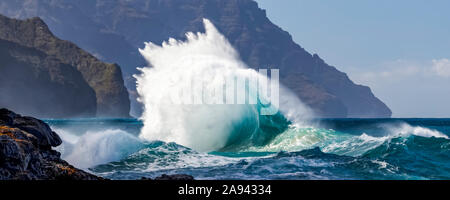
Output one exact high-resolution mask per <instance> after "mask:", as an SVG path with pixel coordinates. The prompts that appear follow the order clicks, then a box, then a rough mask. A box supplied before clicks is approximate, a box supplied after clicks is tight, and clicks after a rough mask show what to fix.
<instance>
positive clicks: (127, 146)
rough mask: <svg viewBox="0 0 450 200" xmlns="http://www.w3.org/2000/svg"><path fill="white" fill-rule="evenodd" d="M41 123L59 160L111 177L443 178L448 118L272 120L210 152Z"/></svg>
mask: <svg viewBox="0 0 450 200" xmlns="http://www.w3.org/2000/svg"><path fill="white" fill-rule="evenodd" d="M46 122H47V123H49V124H50V125H51V127H52V128H53V129H54V130H55V131H56V132H57V133H58V134H59V135H60V136H61V137H62V139H63V141H64V143H63V145H62V146H61V147H58V148H57V150H58V151H60V152H61V153H62V157H63V158H64V159H66V160H68V161H69V162H70V163H72V164H74V165H75V166H77V167H80V168H83V169H86V170H88V171H90V172H92V173H95V174H97V175H100V176H103V177H106V178H111V179H140V178H141V177H144V176H145V177H155V176H158V175H160V174H163V173H166V174H175V173H183V174H190V175H192V176H194V177H195V178H196V179H450V140H449V135H450V119H316V120H312V121H311V122H310V124H311V125H310V126H306V127H305V126H303V127H299V126H294V125H292V124H290V123H288V122H286V121H284V120H283V119H282V118H276V117H275V118H274V119H271V120H268V121H267V122H263V123H265V125H264V126H263V127H264V129H262V130H264V131H259V132H255V133H253V134H243V135H245V137H239V135H237V136H236V133H231V134H230V138H232V139H229V141H228V142H227V145H226V147H224V148H221V149H217V150H215V151H212V152H197V151H195V150H193V149H190V148H188V147H184V146H181V145H178V144H176V143H166V142H162V141H145V140H142V139H140V138H139V137H138V136H139V134H140V132H141V129H142V126H143V124H142V122H141V121H139V120H135V119H79V120H46ZM268 124H270V125H268ZM244 132H245V129H243V130H240V131H238V132H237V133H238V134H242V133H244Z"/></svg>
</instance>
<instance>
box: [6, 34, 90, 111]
mask: <svg viewBox="0 0 450 200" xmlns="http://www.w3.org/2000/svg"><path fill="white" fill-rule="evenodd" d="M0 83H1V84H0V107H7V108H10V109H14V110H17V111H18V112H21V113H26V114H27V115H34V116H39V117H46V118H63V117H94V116H95V113H96V110H97V106H96V105H97V103H96V97H95V92H94V90H93V89H92V88H91V87H90V86H89V85H88V84H87V83H86V81H85V80H84V79H83V76H82V75H81V73H80V72H78V70H76V69H74V68H73V67H72V66H70V65H67V64H64V63H62V62H61V61H60V60H59V59H57V58H55V57H52V56H49V55H47V54H45V53H44V52H41V51H39V50H37V49H34V48H29V47H25V46H22V45H19V44H17V43H13V42H9V41H6V40H2V39H0Z"/></svg>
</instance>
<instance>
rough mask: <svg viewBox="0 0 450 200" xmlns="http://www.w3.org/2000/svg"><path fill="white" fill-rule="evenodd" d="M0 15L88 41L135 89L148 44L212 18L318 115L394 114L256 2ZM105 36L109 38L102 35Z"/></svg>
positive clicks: (133, 4) (80, 5)
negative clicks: (34, 19)
mask: <svg viewBox="0 0 450 200" xmlns="http://www.w3.org/2000/svg"><path fill="white" fill-rule="evenodd" d="M25 8H26V9H25ZM0 12H3V13H5V14H8V15H9V16H15V17H22V18H23V17H31V16H41V17H42V18H43V19H44V20H45V21H48V23H49V24H50V27H51V28H52V30H58V32H57V34H59V35H60V36H61V37H63V38H66V39H70V40H73V41H79V42H80V45H82V44H83V45H84V44H86V48H88V49H90V50H91V51H92V52H95V53H96V54H98V55H99V56H100V57H102V58H104V59H105V60H107V61H109V62H111V61H114V62H118V63H119V64H121V65H122V66H125V68H124V72H125V75H126V77H127V78H126V81H127V82H128V85H129V86H130V88H131V87H134V81H133V80H132V79H131V78H129V77H130V76H131V74H133V73H136V70H135V69H136V67H137V66H139V65H143V64H144V63H143V61H142V59H141V58H140V57H139V55H138V53H137V48H139V47H143V42H144V41H151V42H154V43H161V42H162V41H164V40H167V39H168V38H169V37H174V38H177V39H182V38H184V34H185V33H186V32H187V31H202V29H203V27H202V25H201V22H202V18H208V19H210V20H211V21H212V22H213V23H214V24H215V25H216V26H217V27H218V29H219V30H220V31H221V32H222V33H223V34H224V35H225V36H226V37H227V38H228V39H229V40H230V42H231V43H232V44H233V45H234V47H235V48H237V50H238V51H239V53H240V55H241V58H242V59H243V60H244V61H245V62H246V63H247V64H248V65H249V66H250V67H252V68H278V69H280V76H281V81H282V83H283V84H284V85H286V86H287V87H288V88H290V89H292V90H293V91H294V92H295V93H296V94H297V95H298V96H299V97H300V98H301V99H302V100H303V101H304V102H306V103H307V104H308V105H309V106H311V107H312V108H313V109H314V110H315V111H316V113H318V115H319V116H322V117H390V116H391V111H390V109H389V108H388V107H387V106H386V105H385V104H384V103H383V102H382V101H380V100H379V99H378V98H376V97H375V96H374V95H373V94H372V92H371V91H370V88H368V87H365V86H361V85H357V84H355V83H353V82H352V81H351V80H350V79H349V78H348V77H347V75H346V74H345V73H342V72H340V71H338V70H337V69H336V68H335V67H333V66H330V65H328V64H327V63H325V62H324V61H323V60H322V59H321V58H320V57H319V56H318V55H312V54H310V53H308V52H307V51H305V50H304V49H303V48H302V47H301V46H299V45H298V44H296V43H295V42H293V40H292V37H291V36H290V35H289V33H287V32H286V31H283V30H282V29H281V28H279V27H278V26H276V25H274V24H273V23H272V22H270V20H269V19H268V18H267V16H266V13H265V11H264V10H262V9H260V8H259V7H258V5H257V3H256V2H254V1H253V0H189V1H178V0H164V1H160V0H131V1H130V0H95V1H69V0H57V1H54V0H53V1H50V0H43V1H39V2H38V3H37V2H34V3H30V2H29V1H27V0H19V1H17V0H15V1H13V0H6V1H4V2H3V3H0ZM65 21H74V23H64V22H65ZM80 27H83V29H84V28H85V29H89V32H88V33H87V32H85V31H83V29H82V28H80ZM63 30H73V31H74V32H77V33H79V34H75V33H74V32H72V33H66V32H65V31H63ZM100 33H101V34H108V35H109V37H100V36H99V34H100ZM93 38H98V40H102V41H106V40H108V41H110V42H106V43H108V44H111V45H112V46H115V47H117V48H108V49H105V48H104V47H102V45H100V44H89V45H88V44H87V43H88V41H90V40H93ZM83 45H82V47H84V46H83ZM116 49H120V51H121V53H120V54H123V55H127V56H126V57H128V55H131V56H132V57H133V58H134V59H133V60H132V61H130V60H129V59H125V58H123V57H114V56H111V55H114V54H117V53H118V51H117V50H116ZM132 89H133V88H132Z"/></svg>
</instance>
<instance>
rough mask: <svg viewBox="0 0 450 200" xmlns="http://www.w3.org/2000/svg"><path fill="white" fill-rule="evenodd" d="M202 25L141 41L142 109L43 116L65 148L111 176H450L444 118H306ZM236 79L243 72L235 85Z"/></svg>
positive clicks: (78, 162) (79, 162)
mask: <svg viewBox="0 0 450 200" xmlns="http://www.w3.org/2000/svg"><path fill="white" fill-rule="evenodd" d="M204 25H205V30H206V31H205V33H187V34H186V40H185V41H177V40H174V39H169V40H168V42H164V43H163V44H162V45H160V46H159V45H155V44H152V43H146V46H145V48H144V49H141V50H140V52H141V54H142V55H143V56H144V58H145V59H146V60H147V61H148V63H149V66H148V67H144V68H141V69H140V70H141V74H138V75H135V77H136V79H137V90H138V93H139V96H140V97H139V101H141V102H142V103H143V105H144V106H145V109H144V114H143V115H142V117H141V119H139V120H137V119H136V120H135V119H108V120H106V119H89V120H49V121H48V123H50V125H51V126H52V128H53V129H54V130H55V131H56V132H57V133H58V134H59V135H60V136H61V138H62V140H63V145H61V146H60V147H58V148H57V150H58V151H60V152H61V153H62V158H63V159H66V160H68V161H69V162H70V163H72V164H74V165H75V166H77V167H81V168H83V169H86V170H89V171H91V172H93V173H95V174H97V175H100V176H103V177H107V178H112V179H139V178H141V177H142V176H147V177H154V176H159V175H161V174H162V173H166V174H174V173H183V174H190V175H193V176H194V177H195V178H196V179H448V178H450V139H449V135H450V119H314V120H313V119H311V118H313V116H314V114H313V113H312V112H311V111H310V110H309V109H308V108H307V107H305V106H304V105H303V103H302V102H301V101H300V100H299V99H298V98H297V97H295V95H293V94H292V93H291V92H290V91H289V90H287V89H286V88H284V87H283V86H282V85H279V87H275V88H276V89H277V90H273V87H270V88H264V87H261V85H263V86H264V85H265V86H268V85H270V86H273V85H274V84H273V83H274V82H276V81H275V80H276V79H277V78H278V77H277V73H271V76H270V78H269V76H266V74H264V73H260V72H257V71H255V70H253V69H249V68H248V67H247V66H246V65H245V64H244V63H243V62H242V61H241V60H240V58H239V55H238V54H237V52H236V51H235V50H234V48H233V47H232V46H231V45H230V44H229V42H228V41H227V40H226V38H225V37H223V36H222V35H221V34H220V33H219V31H218V30H217V29H216V28H215V27H214V25H213V24H212V23H211V22H210V21H208V20H204ZM239 79H241V80H242V79H244V80H246V79H248V80H249V81H247V82H244V84H241V86H242V85H243V87H241V88H240V87H238V86H239V84H238V80H239ZM229 80H236V82H235V83H236V85H235V87H233V89H235V90H234V93H232V94H233V95H232V98H230V97H229V96H228V93H227V92H228V90H227V88H228V85H227V83H228V82H229ZM250 80H257V81H256V82H252V81H250ZM199 83H201V84H199ZM261 83H262V84H261ZM260 84H261V85H260ZM275 85H276V84H275ZM223 91H225V94H227V95H223V94H224V93H223ZM276 94H278V97H279V98H274V97H276V96H277V95H276ZM242 97H245V98H242ZM252 97H256V98H254V99H253V100H252ZM239 98H241V100H242V99H244V100H245V102H244V103H242V102H240V101H239ZM230 99H231V101H227V100H230ZM221 101H222V103H220V102H221ZM252 101H253V102H252ZM230 102H232V103H230ZM267 113H270V114H267ZM418 166H420V167H418Z"/></svg>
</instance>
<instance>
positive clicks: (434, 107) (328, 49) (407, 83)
mask: <svg viewBox="0 0 450 200" xmlns="http://www.w3.org/2000/svg"><path fill="white" fill-rule="evenodd" d="M257 2H258V3H259V5H260V7H261V8H264V9H266V10H267V14H268V16H269V18H270V19H271V20H272V22H274V23H275V24H277V25H279V26H280V27H282V28H283V29H284V30H286V31H289V32H290V33H291V35H292V36H293V38H294V40H295V41H296V42H297V43H298V44H300V45H301V46H302V47H303V48H305V49H306V50H307V51H309V52H310V53H317V54H319V56H320V57H322V58H323V59H324V60H325V61H326V62H327V63H328V64H330V65H332V66H335V67H336V68H338V69H339V70H341V71H344V72H346V73H347V74H348V75H349V77H350V78H351V79H352V80H353V81H354V82H356V83H359V84H363V85H367V86H370V87H371V88H372V91H373V92H374V93H375V95H376V96H377V97H379V98H380V99H381V100H383V101H384V102H385V103H386V104H387V105H388V106H389V107H390V108H391V109H392V111H393V113H394V114H393V116H394V117H450V1H448V0H430V1H425V0H395V1H392V0H342V1H334V0H328V1H324V0H257Z"/></svg>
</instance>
